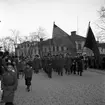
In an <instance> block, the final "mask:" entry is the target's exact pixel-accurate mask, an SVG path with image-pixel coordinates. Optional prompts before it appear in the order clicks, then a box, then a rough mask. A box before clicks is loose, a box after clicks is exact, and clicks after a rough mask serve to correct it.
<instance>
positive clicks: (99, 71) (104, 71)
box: [87, 68, 105, 74]
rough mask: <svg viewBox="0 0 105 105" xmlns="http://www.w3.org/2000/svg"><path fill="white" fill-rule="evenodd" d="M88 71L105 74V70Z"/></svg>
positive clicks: (90, 69)
mask: <svg viewBox="0 0 105 105" xmlns="http://www.w3.org/2000/svg"><path fill="white" fill-rule="evenodd" d="M87 71H90V72H96V73H100V74H105V70H100V69H92V68H88V69H87Z"/></svg>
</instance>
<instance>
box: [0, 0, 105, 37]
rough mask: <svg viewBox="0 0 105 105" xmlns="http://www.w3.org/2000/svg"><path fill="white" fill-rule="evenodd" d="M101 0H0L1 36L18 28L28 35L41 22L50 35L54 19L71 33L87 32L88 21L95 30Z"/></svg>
mask: <svg viewBox="0 0 105 105" xmlns="http://www.w3.org/2000/svg"><path fill="white" fill-rule="evenodd" d="M103 4H105V2H104V0H0V20H1V23H0V37H4V36H8V35H11V31H9V30H10V29H17V30H19V31H20V35H22V36H24V35H29V33H31V32H35V31H36V29H37V28H38V27H39V26H41V27H43V28H45V30H46V31H47V33H48V35H49V37H51V36H52V29H53V21H55V23H56V25H58V26H59V27H60V28H62V29H63V30H64V31H66V32H67V33H68V34H70V32H71V31H75V30H77V16H78V29H79V30H78V33H79V35H82V36H86V32H87V27H88V22H89V21H91V27H92V29H93V32H94V33H96V32H95V26H94V24H93V23H94V22H95V21H96V20H97V19H98V13H97V10H99V9H100V7H101V6H102V5H103Z"/></svg>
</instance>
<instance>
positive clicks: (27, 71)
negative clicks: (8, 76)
mask: <svg viewBox="0 0 105 105" xmlns="http://www.w3.org/2000/svg"><path fill="white" fill-rule="evenodd" d="M32 74H33V70H32V67H31V65H30V63H29V62H27V63H26V68H25V69H24V76H25V85H26V86H27V88H26V89H27V91H30V86H31V80H32Z"/></svg>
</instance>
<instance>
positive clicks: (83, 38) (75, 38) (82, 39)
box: [71, 35, 86, 41]
mask: <svg viewBox="0 0 105 105" xmlns="http://www.w3.org/2000/svg"><path fill="white" fill-rule="evenodd" d="M71 38H72V40H74V41H85V39H86V38H85V37H83V36H80V35H71Z"/></svg>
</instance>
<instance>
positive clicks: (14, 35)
mask: <svg viewBox="0 0 105 105" xmlns="http://www.w3.org/2000/svg"><path fill="white" fill-rule="evenodd" d="M10 31H11V32H12V36H11V40H12V41H13V43H14V47H15V48H16V47H17V45H18V43H21V42H22V41H23V40H22V38H21V37H20V36H19V34H20V32H19V31H18V30H16V29H14V30H13V29H10Z"/></svg>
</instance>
